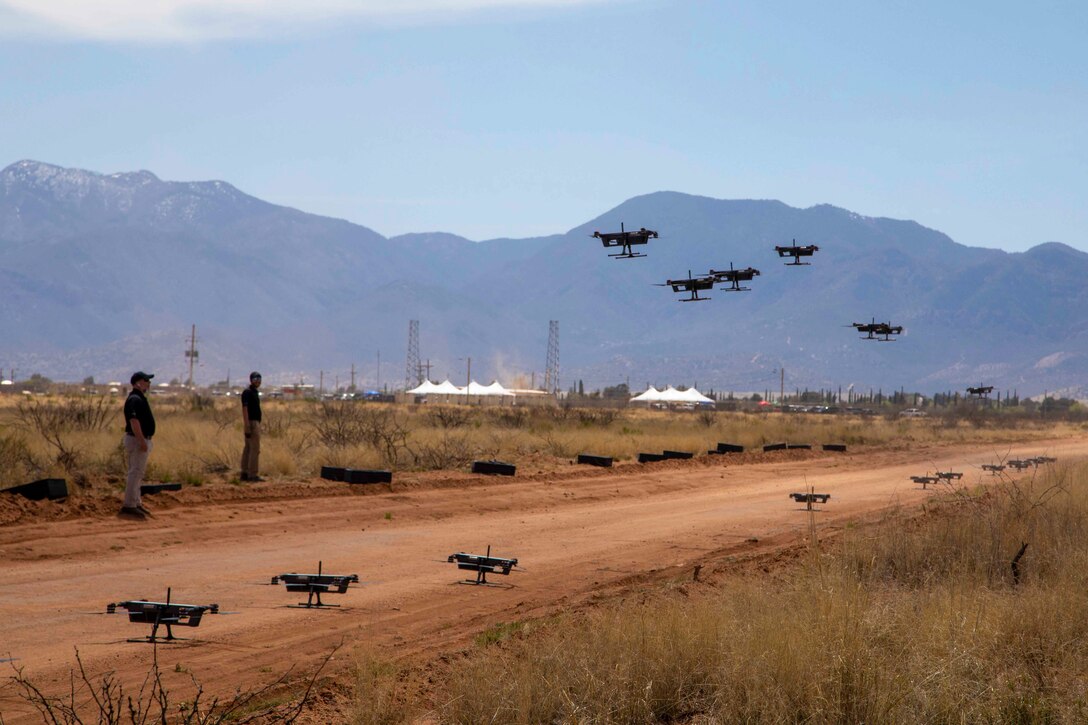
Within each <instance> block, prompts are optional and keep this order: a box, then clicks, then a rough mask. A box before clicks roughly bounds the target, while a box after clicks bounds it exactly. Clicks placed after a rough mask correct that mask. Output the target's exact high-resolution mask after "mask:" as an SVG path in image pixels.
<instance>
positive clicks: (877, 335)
mask: <svg viewBox="0 0 1088 725" xmlns="http://www.w3.org/2000/svg"><path fill="white" fill-rule="evenodd" d="M850 327H856V328H857V330H858V332H864V333H867V335H866V337H863V338H861V339H862V340H879V341H880V342H895V341H894V340H892V335H902V334H903V326H902V325H893V324H892V323H890V322H877V321H876V318H875V317H874V318H873V321H872V322H853V323H851V324H850Z"/></svg>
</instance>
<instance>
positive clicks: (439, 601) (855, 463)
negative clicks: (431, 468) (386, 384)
mask: <svg viewBox="0 0 1088 725" xmlns="http://www.w3.org/2000/svg"><path fill="white" fill-rule="evenodd" d="M1007 453H1009V451H1008V450H1002V451H996V452H995V451H994V449H993V448H992V447H990V448H980V447H970V446H959V447H940V448H937V447H933V448H926V449H920V450H911V451H892V452H889V451H877V452H870V453H863V452H861V453H853V452H852V453H848V454H825V453H815V452H812V453H809V452H782V453H772V454H755V455H748V454H745V455H744V456H742V457H740V458H739V459H738V458H733V459H730V457H728V456H715V457H711V458H707V459H700V460H694V461H667V462H663V463H658V464H647V465H644V466H639V465H637V464H631V465H624V466H620V467H617V468H614V469H592V468H584V467H579V468H575V467H572V468H571V470H570V471H566V472H560V473H555V474H548V475H537V476H533V477H531V479H529V480H525V479H522V478H520V477H519V478H513V479H510V478H487V477H480V476H467V475H465V476H453V477H449V478H446V479H442V480H441V481H438V482H434V481H432V482H431V483H426V482H424V483H419V482H418V481H417V482H415V483H413V482H412V481H413V479H411V478H410V477H408V478H406V479H405V480H407V481H408V483H406V484H401V483H399V481H400V479H399V478H398V483H395V484H394V486H393V487H392V490H391V491H390V490H389V487H388V486H379V487H374V488H373V489H371V490H368V491H367V495H352V494H351V493H350V492H349V493H345V491H347V487H346V486H345V485H343V484H329V483H326V482H319V481H314V482H295V483H283V482H279V483H276V484H271V485H266V486H265V488H263V489H262V492H263V493H261V494H260V495H252V494H242V493H239V494H237V496H236V497H235V494H233V493H231V492H225V493H224V492H220V495H218V496H216V495H214V494H215V492H214V491H213V490H211V487H206V488H205V490H204V491H203V492H193V493H191V494H189V493H188V492H186V495H180V496H177V497H174V498H173V499H165V498H164V499H153V498H149V499H147V502H148V504H149V505H150V506H152V507H154V508H155V510H156V511H157V512H158V515H157V516H156V517H155V518H154V519H151V520H148V521H146V522H133V521H127V520H122V519H118V518H116V517H112V516H107V515H98V516H94V515H91V516H84V517H80V518H74V519H69V520H60V521H34V522H29V523H17V524H14V525H7V526H5V527H3V528H2V529H0V657H15V658H18V659H17V662H16V663H15V664H17V665H18V666H20V667H22V668H24V670H25V672H26V673H27V674H28V675H30V676H31V677H33V678H34V679H35V680H36V681H37V682H41V683H46V684H48V685H50V686H55V687H58V689H63V687H64V686H65V685H66V683H67V681H68V673H69V671H70V669H71V667H72V666H73V664H74V657H73V652H74V648H78V649H79V652H80V655H81V656H82V658H83V661H84V663H85V665H86V666H87V668H88V670H89V671H91V672H93V673H99V672H102V671H105V670H115V671H116V672H117V673H118V676H119V677H120V678H122V679H123V680H124V681H126V682H133V683H136V684H138V683H139V681H140V680H141V679H142V677H143V675H144V673H145V672H146V671H147V667H148V664H149V662H150V660H151V657H152V651H153V648H152V647H150V646H148V645H143V644H130V643H127V642H125V641H124V640H125V638H127V637H138V636H142V635H145V634H146V633H147V630H148V629H149V627H147V626H145V625H137V624H130V623H129V622H128V621H127V618H126V617H125V616H123V614H122V615H114V616H106V615H97V614H92V613H93V612H102V611H103V610H104V608H105V605H106V603H107V602H115V601H121V600H131V599H153V600H161V599H162V598H163V597H165V594H166V589H167V587H172V590H173V598H174V600H175V601H181V602H188V603H194V604H206V603H210V602H217V603H219V604H220V606H221V608H222V610H223V611H230V612H236V614H229V615H227V614H220V615H219V616H206V617H205V618H204V621H203V622H202V623H201V626H200V627H199V628H197V629H188V628H180V629H178V630H177V633H178V634H179V635H182V636H192V637H193V639H192V640H191V641H189V642H185V643H178V644H173V645H170V646H162V647H159V648H158V656H159V663H160V666H161V667H162V668H163V669H164V670H165V671H166V672H167V677H168V679H167V684H171V682H172V681H173V679H174V678H177V681H178V682H182V681H185V682H187V681H188V678H189V675H188V674H187V673H186V672H188V671H191V672H192V673H193V674H195V675H196V676H197V677H198V678H199V679H201V680H202V681H203V682H205V684H209V685H211V688H212V689H215V688H216V687H220V688H221V689H222V690H224V691H226V690H231V689H233V688H234V687H235V686H239V685H240V686H251V685H254V684H257V683H263V682H267V681H269V680H270V679H272V678H273V677H274V676H275V675H276V674H279V673H282V672H283V671H285V670H286V669H287V668H288V667H290V666H291V665H292V664H298V663H303V664H309V665H313V664H316V663H317V662H318V661H319V660H320V658H321V657H322V656H323V655H324V654H325V653H327V652H328V651H329V649H330V648H331V647H332V646H333V645H334V644H335V643H336V642H338V641H340V639H341V638H345V637H346V638H347V641H348V643H349V646H348V647H346V648H345V649H344V650H342V652H341V654H340V655H339V656H338V658H337V659H338V661H339V662H341V663H344V664H346V663H347V662H349V661H350V659H351V647H352V646H353V645H354V643H358V642H368V643H372V644H374V645H377V646H378V647H380V648H387V650H388V651H389V652H393V653H400V652H403V653H409V654H412V653H415V654H418V653H437V652H440V651H442V650H443V649H448V648H451V647H454V646H457V645H458V643H461V642H463V641H465V640H466V639H468V638H470V637H471V636H473V635H474V634H476V633H478V632H480V631H481V630H483V629H485V628H486V627H488V626H490V625H493V624H496V623H499V622H510V621H513V620H518V619H525V618H529V617H535V616H539V615H541V614H545V613H548V612H551V611H555V610H556V609H561V608H563V607H567V606H571V605H573V604H575V603H578V602H582V601H585V600H587V599H589V598H592V597H597V596H607V595H608V594H610V593H615V592H620V591H624V590H630V588H632V587H635V586H639V584H638V581H639V576H641V575H646V574H647V573H650V572H654V571H658V572H661V570H664V569H667V568H669V567H675V570H674V571H675V574H676V575H677V576H681V575H685V576H689V577H690V568H691V567H694V566H695V565H696V564H700V563H704V564H706V563H712V562H714V561H720V560H722V559H723V558H724V557H725V556H727V555H731V554H740V553H744V552H747V551H752V550H753V549H759V548H766V547H773V546H781V545H785V544H791V543H794V542H796V541H797V540H798V539H799V538H800V537H801V536H803V535H804V532H805V531H806V530H807V526H808V521H809V516H808V515H807V514H806V513H804V511H803V506H801V505H798V504H796V503H794V502H793V501H792V500H790V499H789V498H788V496H787V494H789V493H790V492H793V491H802V490H806V487H809V486H811V487H813V488H814V489H815V490H816V491H818V492H824V493H830V494H831V499H830V501H829V502H828V503H827V504H826V505H824V506H820V508H821V509H822V510H821V511H820V512H819V513H818V514H817V515H816V516H817V522H818V526H819V527H820V529H821V530H822V531H832V530H834V529H836V528H838V527H841V526H842V525H844V524H845V523H846V522H848V521H852V520H856V519H859V518H863V517H865V516H866V515H867V514H871V513H873V512H876V511H879V510H882V509H884V508H886V507H889V506H893V505H896V504H903V505H913V504H916V503H918V502H920V501H922V500H924V499H925V498H927V497H928V496H930V495H932V491H924V490H922V489H921V487H920V486H918V485H917V484H914V483H913V482H911V481H910V480H909V476H910V475H916V474H921V473H924V472H926V471H934V470H936V469H938V468H940V469H941V470H947V469H954V470H957V471H963V473H964V477H963V479H962V481H961V482H960V484H962V485H972V484H975V483H977V482H979V481H985V480H989V479H990V475H989V474H987V473H984V472H983V471H981V469H980V468H979V466H980V465H981V464H982V463H986V462H992V461H993V460H994V459H995V457H996V456H998V455H1005V454H1007ZM1011 453H1012V454H1013V455H1014V456H1032V455H1039V454H1043V453H1046V454H1048V455H1052V456H1057V457H1058V458H1059V461H1060V462H1061V463H1064V462H1067V461H1071V460H1074V459H1078V458H1084V457H1088V437H1086V438H1081V439H1075V440H1074V439H1065V440H1052V441H1046V442H1032V443H1026V444H1024V445H1023V446H1022V447H1017V448H1016V449H1014V450H1012V451H1011ZM1030 474H1031V471H1030V470H1029V471H1025V472H1024V474H1023V475H1030ZM235 488H237V487H235ZM186 496H188V498H187V497H186ZM232 498H233V500H232ZM488 545H490V546H491V549H492V553H493V554H495V555H498V556H513V557H517V558H518V559H519V561H520V562H521V565H522V567H523V568H524V570H523V571H515V572H514V573H512V574H511V575H510V576H509V577H508V578H506V577H498V576H492V577H491V578H492V580H493V581H496V582H498V583H501V584H504V585H508V586H504V587H502V588H499V587H495V588H491V587H489V588H484V587H475V586H461V585H459V584H458V583H457V582H458V581H459V580H460V579H462V578H463V575H464V574H465V572H459V571H457V570H456V569H455V568H454V567H453V565H451V564H447V563H444V562H445V558H446V556H447V555H449V554H451V553H453V552H456V551H468V552H474V553H482V552H483V551H484V550H485V549H486V548H487V546H488ZM318 561H322V562H323V566H324V570H325V571H326V572H333V573H358V575H359V578H360V581H361V582H362V584H361V585H359V586H358V587H353V588H352V589H351V590H349V591H348V593H346V594H344V595H342V596H336V597H333V596H329V597H326V601H329V602H334V603H336V604H341V605H342V607H341V608H338V609H326V610H321V611H316V610H307V609H298V608H291V607H289V606H287V605H290V604H294V603H297V602H298V601H299V595H297V594H290V593H287V592H286V591H285V590H284V588H283V586H282V585H281V586H272V585H271V584H270V583H269V581H270V578H271V577H272V576H273V575H275V574H280V573H283V572H311V571H315V570H316V568H317V565H318ZM685 570H687V571H686V572H685ZM335 664H336V663H334V665H335ZM4 666H5V667H7V666H8V665H4ZM175 668H176V669H177V670H179V672H177V673H175ZM0 712H2V713H3V714H4V716H5V721H6V722H9V723H11V722H19V721H20V719H21V718H22V717H23V715H25V714H26V713H27V712H28V710H27V706H26V705H25V703H21V702H20V701H19V700H18V699H17V698H15V697H14V696H13V690H12V687H11V686H10V685H7V686H0Z"/></svg>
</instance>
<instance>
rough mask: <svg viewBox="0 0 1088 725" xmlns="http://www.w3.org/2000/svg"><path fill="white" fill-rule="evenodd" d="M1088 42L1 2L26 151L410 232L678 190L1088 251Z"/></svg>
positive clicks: (894, 13) (580, 212)
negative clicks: (829, 207) (204, 183)
mask: <svg viewBox="0 0 1088 725" xmlns="http://www.w3.org/2000/svg"><path fill="white" fill-rule="evenodd" d="M1086 33H1088V5H1086V4H1084V3H1076V2H1066V3H1050V2H1039V3H1023V2H1019V3H1012V2H1000V1H998V2H992V1H991V2H956V3H949V2H947V0H944V1H942V2H929V1H922V0H914V1H912V2H886V1H885V2H879V3H874V2H871V1H865V2H834V1H832V2H826V3H820V2H811V1H807V2H801V1H799V2H774V1H773V0H772V1H768V2H748V3H739V2H713V1H711V0H707V1H705V2H665V1H664V0H370V1H367V0H307V1H306V2H298V0H290V1H288V0H274V1H267V2H262V1H261V0H109V1H98V2H93V1H90V0H0V67H2V68H3V73H2V74H0V130H2V133H0V166H4V165H7V164H8V163H11V162H13V161H16V160H19V159H24V158H30V159H36V160H39V161H46V162H50V163H55V164H60V165H63V166H75V167H80V168H86V169H91V170H94V171H100V172H104V173H112V172H116V171H130V170H137V169H148V170H150V171H153V172H155V173H156V174H158V175H159V176H160V177H161V178H164V179H170V180H206V179H222V180H225V181H228V182H230V183H232V184H234V185H235V186H237V187H239V188H240V189H242V190H243V191H245V192H247V193H250V194H253V195H255V196H258V197H261V198H263V199H267V200H269V201H273V202H276V203H280V204H285V205H289V206H293V207H297V208H299V209H302V210H305V211H310V212H314V213H319V214H326V215H330V216H336V217H342V218H345V219H349V220H351V221H353V222H357V223H360V224H364V225H366V226H368V227H371V228H373V229H374V230H376V231H378V232H379V233H381V234H384V235H387V236H392V235H395V234H400V233H404V232H423V231H448V232H453V233H456V234H460V235H463V236H466V237H469V238H471V239H486V238H491V237H497V236H511V237H525V236H532V235H539V234H550V233H557V232H565V231H566V230H568V229H570V228H571V227H574V226H576V225H578V224H581V223H582V222H585V221H588V220H589V219H591V218H593V217H595V216H596V215H598V214H600V213H602V212H604V211H606V210H608V209H610V208H611V207H613V206H615V205H616V204H619V203H620V202H622V201H624V200H625V199H628V198H630V197H632V196H635V195H638V194H644V193H648V192H652V191H659V190H674V191H681V192H686V193H690V194H699V195H704V196H711V197H716V198H725V199H739V198H758V199H779V200H781V201H783V202H785V203H787V204H790V205H792V206H798V207H807V206H811V205H813V204H819V203H830V204H834V205H836V206H840V207H844V208H847V209H850V210H852V211H855V212H858V213H861V214H865V215H869V216H889V217H895V218H904V219H914V220H916V221H918V222H920V223H921V224H924V225H926V226H929V227H933V228H936V229H939V230H941V231H944V232H946V233H948V234H949V235H950V236H951V237H952V238H953V239H955V240H956V241H958V242H961V243H963V244H968V245H972V246H987V247H1000V248H1003V249H1008V250H1013V251H1019V250H1023V249H1026V248H1028V247H1030V246H1033V245H1035V244H1038V243H1040V242H1044V241H1060V242H1065V243H1066V244H1069V245H1071V246H1074V247H1077V248H1079V249H1084V250H1088V235H1086V234H1085V231H1084V230H1085V229H1086V228H1088V205H1086V204H1085V192H1086V191H1088V150H1086V135H1088V93H1086V84H1088V81H1086V79H1088V62H1086V58H1088V50H1086V43H1085V36H1086ZM802 234H803V233H802V232H800V231H799V232H798V235H799V236H801V235H802Z"/></svg>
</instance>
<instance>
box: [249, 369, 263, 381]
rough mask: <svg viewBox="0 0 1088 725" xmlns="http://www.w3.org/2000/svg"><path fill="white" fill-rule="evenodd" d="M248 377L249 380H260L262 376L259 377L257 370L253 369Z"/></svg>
mask: <svg viewBox="0 0 1088 725" xmlns="http://www.w3.org/2000/svg"><path fill="white" fill-rule="evenodd" d="M249 379H250V380H261V379H262V378H261V374H260V373H259V372H257V371H256V370H254V371H253V372H251V373H250V374H249Z"/></svg>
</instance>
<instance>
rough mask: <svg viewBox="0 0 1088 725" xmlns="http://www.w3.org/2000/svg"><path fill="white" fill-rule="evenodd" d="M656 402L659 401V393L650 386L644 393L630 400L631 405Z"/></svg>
mask: <svg viewBox="0 0 1088 725" xmlns="http://www.w3.org/2000/svg"><path fill="white" fill-rule="evenodd" d="M658 400H661V391H660V390H658V389H657V388H655V387H654V386H652V385H651V386H650V387H648V388H646V391H645V392H643V393H639V394H638V395H636V396H635V397H633V398H631V402H632V403H653V402H656V401H658Z"/></svg>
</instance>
